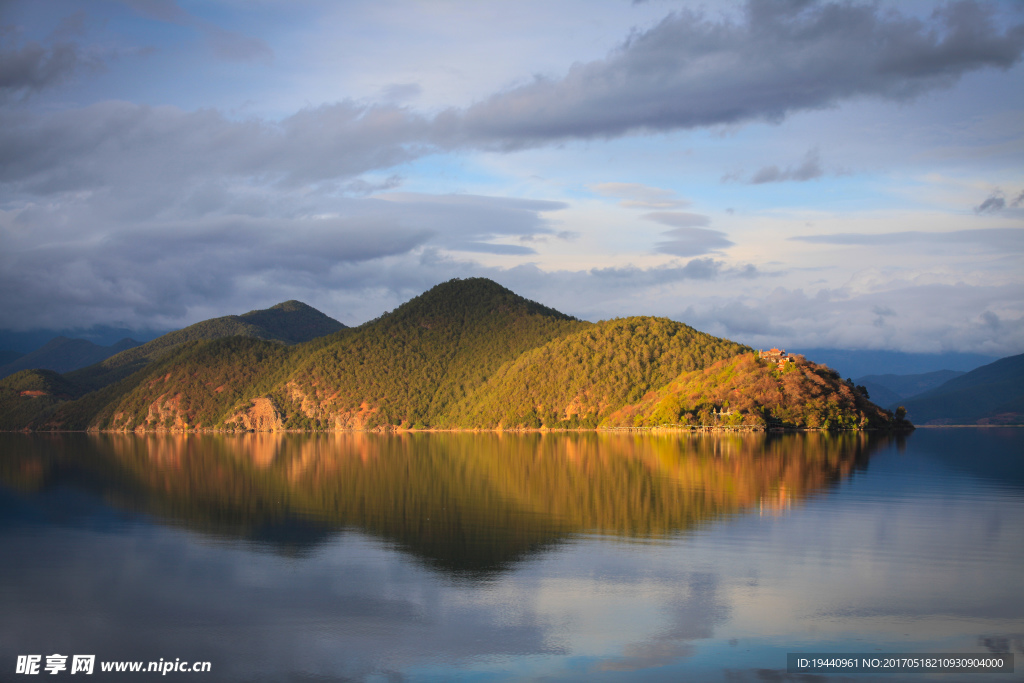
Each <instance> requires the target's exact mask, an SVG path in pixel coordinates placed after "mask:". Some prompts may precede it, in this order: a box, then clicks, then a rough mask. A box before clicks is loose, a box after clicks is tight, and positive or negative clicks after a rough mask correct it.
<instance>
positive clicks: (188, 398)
mask: <svg viewBox="0 0 1024 683" xmlns="http://www.w3.org/2000/svg"><path fill="white" fill-rule="evenodd" d="M659 426H672V427H687V426H690V427H723V426H724V427H746V428H753V429H762V428H766V427H772V426H780V427H783V426H788V427H797V428H824V429H843V428H892V427H897V426H900V422H899V420H897V419H896V418H894V416H893V415H892V414H891V413H887V412H886V411H884V410H882V409H881V408H879V407H878V406H876V405H875V404H873V403H871V402H870V401H869V400H868V399H867V398H866V397H865V396H864V395H863V393H862V392H861V391H859V390H858V389H857V387H856V386H855V385H854V384H853V383H851V382H846V381H844V380H842V379H841V378H840V376H839V374H838V373H837V372H835V371H834V370H831V369H830V368H828V367H825V366H823V365H818V364H816V363H814V362H811V361H809V360H805V359H804V358H803V357H788V358H782V359H767V358H759V357H758V356H757V355H756V354H755V353H754V352H753V350H752V349H750V348H748V347H746V346H743V345H741V344H737V343H735V342H732V341H729V340H727V339H720V338H717V337H712V336H711V335H708V334H704V333H702V332H699V331H697V330H694V329H693V328H691V327H688V326H687V325H684V324H682V323H679V322H675V321H672V320H668V319H665V318H651V317H632V318H623V319H616V320H608V321H603V322H599V323H590V322H585V321H580V320H576V319H575V318H572V317H570V316H567V315H564V314H562V313H559V312H558V311H555V310H554V309H551V308H548V307H546V306H543V305H541V304H538V303H535V302H532V301H528V300H526V299H524V298H522V297H519V296H517V295H516V294H514V293H513V292H511V291H509V290H507V289H505V288H503V287H501V286H500V285H498V284H496V283H494V282H491V281H490V280H486V279H482V278H474V279H468V280H452V281H449V282H446V283H443V284H441V285H438V286H437V287H435V288H433V289H431V290H430V291H428V292H426V293H425V294H423V295H421V296H419V297H416V298H415V299H413V300H411V301H409V302H407V303H405V304H403V305H402V306H400V307H399V308H397V309H396V310H394V311H392V312H390V313H387V314H385V315H383V316H381V317H380V318H377V319H376V320H373V321H370V322H368V323H366V324H364V325H361V326H359V327H357V328H345V327H344V326H343V325H341V323H338V322H337V321H335V320H332V319H330V318H328V317H327V316H325V315H323V314H322V313H320V312H319V311H316V310H315V309H312V308H310V307H309V306H306V305H305V304H301V303H299V302H294V301H293V302H286V303H284V304H279V305H278V306H275V307H273V308H271V309H268V310H265V311H252V312H250V313H247V314H245V315H241V316H227V317H224V318H217V319H214V320H208V321H205V322H202V323H198V324H196V325H192V326H191V327H187V328H185V329H183V330H179V331H177V332H172V333H170V334H167V335H164V336H163V337H159V338H157V339H154V340H153V341H150V342H148V343H146V344H143V345H140V346H137V347H135V348H132V349H128V350H126V351H122V352H121V353H118V354H116V355H114V356H111V357H110V358H107V359H105V360H103V361H102V362H100V363H97V364H94V365H92V366H90V367H87V368H83V369H80V370H76V371H73V372H69V373H66V374H63V375H61V374H58V373H56V372H53V371H47V370H25V371H22V372H20V373H16V374H14V375H12V376H10V377H8V378H6V379H4V380H0V428H2V429H25V428H29V429H37V430H48V429H115V430H136V431H138V430H143V431H148V430H194V429H244V430H257V431H268V430H273V431H277V430H282V429H307V430H308V429H330V430H338V429H377V430H389V429H396V428H411V429H420V428H426V427H431V428H503V429H520V428H540V427H546V428H576V427H584V428H586V427H659Z"/></svg>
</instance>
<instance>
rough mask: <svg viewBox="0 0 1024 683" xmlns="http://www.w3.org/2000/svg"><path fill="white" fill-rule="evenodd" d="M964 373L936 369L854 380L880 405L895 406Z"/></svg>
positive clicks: (867, 376) (869, 376) (871, 376)
mask: <svg viewBox="0 0 1024 683" xmlns="http://www.w3.org/2000/svg"><path fill="white" fill-rule="evenodd" d="M963 374H964V373H963V372H962V371H959V370H936V371H935V372H924V373H920V374H917V375H865V376H864V377H859V378H857V379H856V380H854V382H855V383H856V384H859V385H862V386H865V387H867V389H868V391H869V392H870V394H871V400H872V401H874V402H875V403H877V404H878V405H880V406H893V405H895V404H897V403H899V402H901V401H903V400H904V399H907V398H910V397H911V396H916V395H918V394H922V393H924V392H926V391H929V390H931V389H934V388H936V387H938V386H940V385H942V384H943V383H945V382H948V381H949V380H951V379H953V378H954V377H959V376H960V375H963Z"/></svg>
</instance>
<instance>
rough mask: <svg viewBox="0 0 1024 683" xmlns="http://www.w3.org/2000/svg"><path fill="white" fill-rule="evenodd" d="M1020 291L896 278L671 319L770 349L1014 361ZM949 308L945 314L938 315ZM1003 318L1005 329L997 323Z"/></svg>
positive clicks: (697, 304)
mask: <svg viewBox="0 0 1024 683" xmlns="http://www.w3.org/2000/svg"><path fill="white" fill-rule="evenodd" d="M1021 300H1022V299H1021V288H1020V286H1019V285H1004V286H983V285H978V286H973V285H968V284H964V283H956V284H936V283H928V282H926V281H922V282H918V281H915V280H899V279H891V280H888V281H886V282H885V283H882V284H880V285H879V286H877V287H875V288H873V289H872V290H870V291H860V290H859V289H858V288H857V287H855V286H851V287H842V288H839V289H833V290H819V291H818V292H811V293H808V292H805V291H804V290H803V289H799V288H798V289H787V288H781V287H780V288H777V289H775V290H774V291H772V292H770V293H768V294H758V295H756V296H743V297H708V298H707V299H706V300H704V301H699V300H698V301H693V302H692V303H690V304H689V305H688V306H687V307H686V308H685V309H684V310H683V311H682V312H681V313H678V314H675V315H673V316H672V317H674V318H676V319H678V320H681V321H683V322H685V323H687V324H689V325H692V326H694V327H696V328H697V329H701V330H704V331H706V332H710V333H711V334H715V335H719V336H724V337H727V338H730V339H734V340H736V341H742V342H744V343H747V344H750V345H751V346H755V347H761V348H765V347H768V346H781V347H782V348H841V349H890V350H901V351H909V352H920V353H940V352H948V351H961V352H974V353H982V354H986V355H991V356H1008V355H1012V354H1017V353H1020V352H1021V348H1022V343H1024V309H1022V308H1021V303H1020V302H1021ZM936 302H942V311H943V314H942V315H935V313H934V311H935V306H936ZM979 311H981V312H986V311H987V312H991V313H993V315H998V320H999V325H998V326H996V327H995V328H994V327H993V326H992V325H991V324H990V322H989V321H990V320H991V319H992V317H991V316H987V317H986V316H983V317H979V315H980V314H979Z"/></svg>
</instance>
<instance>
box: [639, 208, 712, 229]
mask: <svg viewBox="0 0 1024 683" xmlns="http://www.w3.org/2000/svg"><path fill="white" fill-rule="evenodd" d="M641 218H643V219H644V220H648V221H654V222H655V223H661V224H662V225H668V226H671V227H673V228H692V227H695V226H701V225H708V224H709V223H710V222H711V219H710V218H708V217H707V216H702V215H701V214H699V213H687V212H685V211H653V212H651V213H645V214H644V215H643V216H641Z"/></svg>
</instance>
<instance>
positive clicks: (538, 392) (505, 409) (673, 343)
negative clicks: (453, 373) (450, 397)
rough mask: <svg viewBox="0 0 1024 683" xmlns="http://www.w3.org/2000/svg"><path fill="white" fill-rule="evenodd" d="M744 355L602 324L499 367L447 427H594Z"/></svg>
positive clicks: (685, 336) (666, 325)
mask: <svg viewBox="0 0 1024 683" xmlns="http://www.w3.org/2000/svg"><path fill="white" fill-rule="evenodd" d="M745 351H750V349H749V348H747V347H745V346H741V345H739V344H736V343H734V342H731V341H728V340H726V339H719V338H717V337H712V336H711V335H709V334H705V333H703V332H698V331H697V330H695V329H693V328H692V327H688V326H687V325H684V324H682V323H678V322H675V321H673V320H668V319H666V318H649V317H635V318H623V319H617V320H608V321H605V322H602V323H598V324H596V325H592V326H590V327H588V328H586V329H583V330H580V331H579V332H576V333H575V334H571V335H568V336H566V337H562V338H560V339H556V340H554V341H551V342H549V343H548V344H545V345H544V346H542V347H539V348H536V349H534V350H532V351H529V352H528V353H525V354H523V355H522V356H520V357H519V358H516V359H515V360H514V361H513V362H511V363H508V364H506V365H504V366H502V367H501V368H500V369H499V370H498V371H497V372H495V373H494V376H493V377H491V378H489V379H488V380H487V382H486V383H484V384H483V386H481V388H480V390H479V391H477V392H475V393H474V394H473V395H472V396H469V397H467V398H465V399H463V401H461V402H460V404H459V405H457V406H456V407H455V408H454V411H453V413H452V415H451V417H450V420H449V421H450V422H451V423H454V424H459V425H464V426H480V427H491V426H497V425H499V424H500V425H501V426H503V427H506V428H508V427H540V426H546V427H579V426H584V427H596V426H597V425H598V424H600V422H601V421H602V420H603V419H604V418H606V417H607V416H608V415H610V414H611V413H612V411H614V410H616V409H618V408H620V407H622V406H623V405H625V404H627V403H630V402H634V401H638V400H639V399H640V398H641V397H642V396H643V395H644V394H646V393H647V392H648V391H651V390H653V389H657V388H659V387H661V386H662V385H664V384H665V383H667V382H668V381H669V380H671V379H672V378H674V377H676V376H677V375H678V374H679V373H680V372H684V371H686V370H696V369H701V368H704V367H707V366H708V365H710V364H711V363H713V362H715V361H718V360H721V359H723V358H729V357H732V356H735V355H737V354H739V353H743V352H745Z"/></svg>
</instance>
